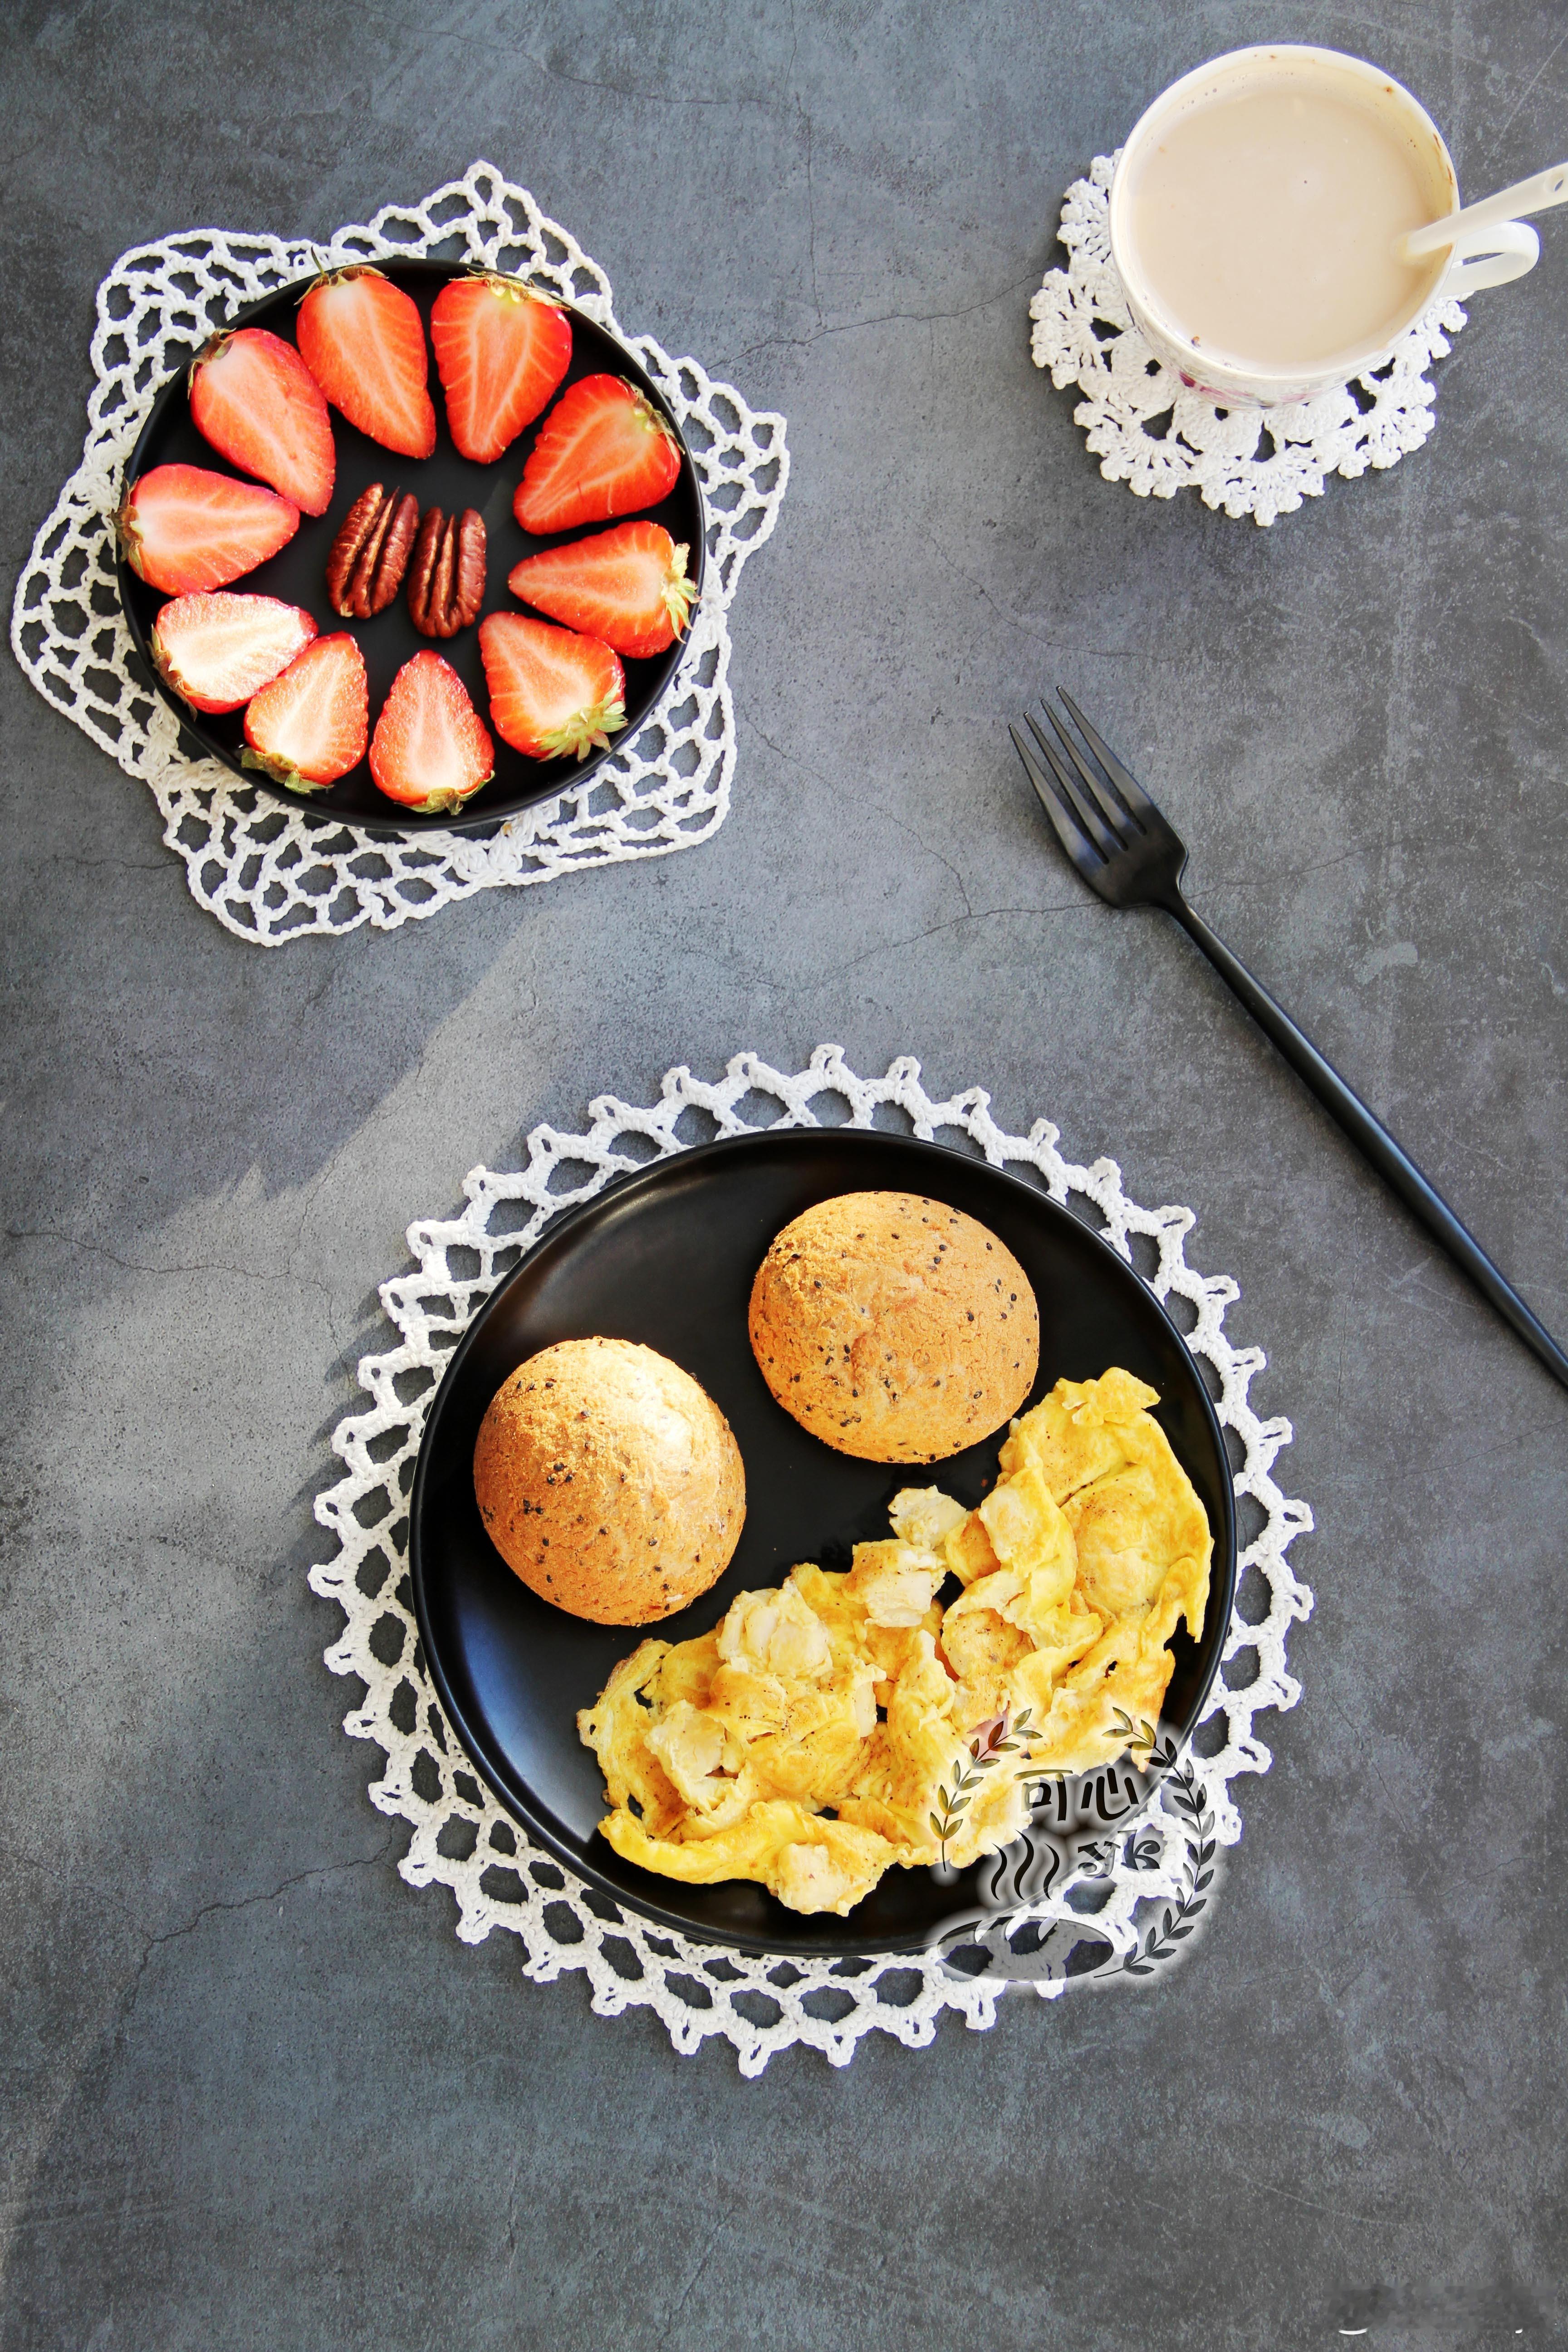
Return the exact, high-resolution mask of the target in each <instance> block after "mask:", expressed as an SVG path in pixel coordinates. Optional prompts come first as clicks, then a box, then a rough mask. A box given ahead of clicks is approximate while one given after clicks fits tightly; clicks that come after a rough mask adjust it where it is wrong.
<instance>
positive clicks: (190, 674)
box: [153, 592, 316, 710]
mask: <svg viewBox="0 0 1568 2352" xmlns="http://www.w3.org/2000/svg"><path fill="white" fill-rule="evenodd" d="M315 634H316V624H315V623H314V621H312V619H311V618H310V614H309V613H307V612H304V611H302V610H301V609H300V606H299V605H298V604H280V603H279V600H278V598H277V597H276V596H228V595H225V594H223V593H221V592H220V593H219V594H217V595H216V596H177V597H176V598H175V599H174V603H173V604H165V605H164V606H163V609H162V611H161V612H160V613H159V614H158V617H157V619H156V620H155V621H154V622H153V660H154V661H155V662H156V663H157V665H158V667H159V668H160V670H161V671H162V672H163V676H164V677H166V678H167V679H168V681H169V684H170V685H171V686H172V687H173V688H174V692H175V693H176V694H180V695H183V696H184V698H185V700H186V701H187V702H188V703H189V704H190V706H191V709H193V710H237V709H239V707H240V704H241V703H242V702H248V701H249V700H250V698H251V696H252V695H253V694H258V693H259V692H260V691H261V688H263V687H264V686H265V685H267V683H268V680H269V679H271V678H275V677H277V675H278V673H279V670H280V669H287V668H288V667H289V663H290V662H291V661H292V660H293V658H294V656H295V655H296V654H300V653H303V651H304V649H305V647H306V646H308V645H309V644H310V640H311V638H312V637H313V636H314V635H315Z"/></svg>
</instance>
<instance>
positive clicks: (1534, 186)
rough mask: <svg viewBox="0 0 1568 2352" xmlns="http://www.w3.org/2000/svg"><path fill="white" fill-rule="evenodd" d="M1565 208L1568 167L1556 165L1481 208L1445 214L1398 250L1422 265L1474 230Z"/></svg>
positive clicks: (1411, 233)
mask: <svg viewBox="0 0 1568 2352" xmlns="http://www.w3.org/2000/svg"><path fill="white" fill-rule="evenodd" d="M1564 204H1568V163H1553V164H1552V167H1551V169H1550V170H1549V171H1545V172H1537V173H1536V174H1535V176H1534V178H1533V179H1531V180H1516V181H1515V183H1514V184H1513V186H1512V187H1511V188H1500V189H1499V190H1498V193H1497V194H1496V195H1495V196H1483V197H1482V198H1481V200H1480V202H1479V204H1477V205H1465V206H1464V208H1463V210H1462V211H1460V212H1457V213H1445V214H1444V215H1443V217H1442V218H1441V220H1435V221H1428V223H1427V224H1426V227H1425V228H1413V229H1410V230H1408V231H1407V232H1406V234H1405V236H1402V237H1401V238H1400V240H1399V242H1398V244H1397V245H1396V246H1395V247H1394V253H1395V255H1396V256H1397V257H1398V258H1399V259H1400V260H1401V261H1420V260H1421V259H1422V258H1423V257H1425V256H1426V254H1428V253H1438V252H1440V251H1441V250H1442V248H1443V247H1445V246H1447V245H1457V244H1458V241H1459V239H1460V238H1461V237H1463V236H1467V235H1468V232H1469V231H1471V230H1473V229H1480V228H1495V227H1497V226H1499V225H1500V223H1501V222H1504V221H1518V220H1524V219H1526V218H1528V216H1529V215H1530V214H1531V213H1544V212H1550V211H1551V209H1552V205H1564ZM1531 234H1533V232H1531Z"/></svg>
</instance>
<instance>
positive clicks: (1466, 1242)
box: [1167, 890, 1568, 1388]
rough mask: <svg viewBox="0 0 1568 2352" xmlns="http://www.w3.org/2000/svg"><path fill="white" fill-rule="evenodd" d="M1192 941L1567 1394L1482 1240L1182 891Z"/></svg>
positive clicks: (1558, 1354) (1550, 1348) (1551, 1348)
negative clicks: (1469, 1228) (1466, 1224)
mask: <svg viewBox="0 0 1568 2352" xmlns="http://www.w3.org/2000/svg"><path fill="white" fill-rule="evenodd" d="M1167 903H1168V904H1169V906H1170V911H1171V913H1172V914H1173V915H1174V916H1175V918H1176V920H1177V921H1178V922H1179V923H1180V924H1181V926H1182V928H1183V929H1184V931H1185V932H1186V933H1187V935H1188V937H1189V938H1190V939H1192V940H1194V941H1195V942H1196V944H1197V945H1198V946H1199V947H1200V948H1202V950H1203V951H1204V953H1205V955H1206V956H1207V958H1208V960H1209V961H1210V963H1212V964H1213V966H1214V968H1215V971H1217V972H1218V974H1219V976H1220V978H1221V979H1222V980H1223V981H1225V982H1226V984H1227V986H1229V987H1230V988H1232V989H1233V990H1234V991H1235V992H1236V994H1237V996H1239V997H1240V999H1241V1001H1242V1003H1243V1004H1245V1005H1246V1007H1247V1011H1248V1012H1249V1013H1251V1015H1252V1017H1253V1019H1254V1020H1255V1021H1256V1022H1257V1024H1258V1027H1259V1028H1260V1029H1262V1030H1264V1031H1265V1032H1266V1033H1267V1034H1268V1036H1269V1037H1270V1038H1271V1039H1272V1041H1273V1043H1274V1044H1275V1045H1278V1047H1279V1051H1280V1052H1281V1053H1282V1054H1283V1055H1284V1056H1285V1059H1286V1060H1287V1061H1288V1062H1289V1065H1290V1066H1291V1068H1292V1069H1293V1070H1294V1071H1295V1072H1296V1073H1297V1075H1298V1076H1300V1077H1302V1078H1304V1079H1305V1080H1306V1082H1307V1084H1308V1085H1309V1086H1310V1087H1311V1089H1312V1092H1313V1093H1314V1094H1315V1095H1316V1096H1317V1097H1318V1100H1319V1101H1320V1102H1321V1104H1322V1106H1323V1108H1324V1109H1325V1110H1326V1111H1327V1112H1328V1114H1329V1116H1330V1118H1332V1119H1334V1120H1336V1121H1337V1122H1338V1124H1339V1125H1340V1126H1341V1127H1342V1129H1344V1132H1345V1133H1346V1134H1347V1135H1348V1136H1349V1138H1350V1139H1351V1141H1352V1143H1353V1144H1354V1145H1355V1147H1356V1149H1357V1150H1359V1151H1360V1152H1361V1154H1362V1156H1363V1159H1366V1160H1371V1162H1372V1164H1373V1167H1374V1168H1375V1169H1376V1171H1377V1172H1378V1174H1379V1175H1380V1176H1381V1177H1382V1178H1383V1180H1384V1183H1386V1184H1388V1185H1390V1186H1391V1187H1392V1189H1393V1190H1394V1192H1397V1193H1398V1195H1399V1197H1400V1199H1401V1200H1402V1201H1403V1202H1405V1207H1406V1208H1407V1209H1409V1210H1410V1211H1411V1212H1412V1213H1413V1214H1414V1215H1415V1216H1417V1217H1419V1218H1420V1220H1421V1223H1423V1224H1424V1225H1425V1226H1426V1230H1427V1232H1428V1233H1429V1234H1432V1235H1433V1236H1434V1237H1435V1238H1436V1240H1437V1241H1439V1242H1441V1243H1442V1244H1443V1247H1444V1248H1445V1249H1446V1250H1447V1253H1448V1255H1449V1256H1450V1257H1451V1258H1452V1259H1453V1260H1454V1262H1455V1264H1456V1265H1460V1266H1462V1267H1463V1268H1464V1270H1465V1272H1466V1273H1467V1274H1468V1276H1469V1277H1470V1280H1471V1281H1472V1282H1473V1283H1474V1284H1475V1286H1476V1287H1477V1289H1478V1290H1479V1291H1480V1292H1481V1294H1482V1296H1483V1297H1487V1298H1489V1299H1490V1301H1491V1303H1492V1305H1493V1306H1494V1307H1496V1308H1497V1311H1498V1313H1499V1314H1500V1316H1501V1317H1502V1318H1503V1320H1504V1321H1505V1322H1506V1323H1511V1324H1512V1326H1513V1328H1514V1329H1515V1330H1516V1331H1517V1332H1518V1334H1519V1336H1520V1338H1521V1339H1522V1340H1523V1341H1524V1343H1525V1346H1526V1347H1527V1348H1531V1349H1534V1351H1535V1353H1536V1354H1537V1355H1538V1356H1539V1357H1540V1359H1541V1360H1542V1363H1543V1364H1544V1365H1545V1366H1546V1368H1547V1370H1549V1371H1552V1372H1555V1374H1556V1375H1557V1378H1558V1379H1559V1380H1560V1381H1562V1382H1563V1387H1564V1388H1568V1355H1565V1354H1564V1352H1563V1349H1561V1348H1560V1347H1559V1346H1558V1344H1557V1342H1556V1340H1555V1339H1553V1338H1552V1334H1551V1332H1550V1331H1548V1330H1547V1328H1546V1327H1545V1326H1544V1324H1542V1323H1541V1322H1538V1321H1537V1319H1536V1318H1535V1317H1534V1316H1533V1315H1532V1314H1531V1311H1530V1309H1529V1307H1527V1306H1526V1305H1525V1303H1524V1301H1523V1299H1522V1298H1521V1297H1520V1295H1519V1293H1518V1291H1517V1290H1515V1289H1514V1288H1513V1287H1512V1286H1511V1285H1510V1284H1509V1283H1507V1282H1505V1281H1504V1280H1503V1277H1502V1276H1501V1275H1500V1273H1499V1272H1498V1270H1497V1268H1496V1266H1495V1265H1493V1264H1492V1262H1491V1260H1490V1258H1489V1256H1488V1255H1487V1254H1486V1252H1485V1250H1484V1249H1482V1247H1481V1245H1480V1244H1479V1242H1478V1241H1477V1240H1476V1238H1475V1235H1474V1234H1472V1233H1470V1232H1469V1230H1468V1227H1466V1226H1464V1225H1462V1224H1461V1223H1459V1220H1458V1217H1457V1216H1456V1215H1455V1214H1454V1212H1453V1211H1452V1209H1450V1208H1449V1206H1448V1203H1447V1201H1445V1200H1444V1198H1443V1196H1442V1194H1441V1193H1440V1192H1438V1191H1437V1189H1436V1186H1435V1185H1433V1184H1430V1183H1428V1182H1427V1181H1426V1177H1425V1176H1423V1174H1422V1173H1421V1171H1420V1169H1419V1168H1417V1166H1416V1165H1415V1161H1414V1160H1412V1159H1411V1157H1410V1155H1409V1153H1408V1152H1407V1151H1406V1150H1404V1148H1403V1146H1402V1145H1400V1144H1399V1143H1397V1142H1396V1141H1395V1139H1394V1137H1393V1136H1392V1135H1390V1133H1389V1131H1388V1129H1387V1128H1385V1127H1384V1124H1383V1122H1382V1120H1381V1119H1378V1118H1373V1115H1372V1113H1371V1111H1370V1110H1368V1108H1367V1107H1366V1105H1365V1103H1363V1100H1362V1098H1361V1097H1360V1096H1359V1095H1358V1094H1357V1093H1355V1092H1354V1090H1353V1089H1352V1087H1348V1086H1346V1084H1345V1082H1344V1080H1343V1078H1342V1077H1341V1076H1340V1074H1339V1072H1338V1070H1336V1069H1335V1067H1334V1066H1333V1064H1332V1063H1331V1061H1328V1060H1327V1059H1326V1058H1325V1057H1324V1055H1321V1054H1320V1053H1319V1051H1318V1049H1317V1047H1316V1046H1315V1045H1313V1043H1312V1041H1311V1039H1310V1037H1309V1036H1308V1035H1307V1034H1305V1032H1304V1031H1302V1030H1300V1029H1298V1028H1297V1026H1296V1024H1295V1023H1294V1022H1293V1021H1292V1020H1291V1018H1290V1015H1289V1013H1287V1012H1286V1011H1285V1009H1284V1007H1283V1006H1282V1005H1279V1004H1277V1003H1275V1001H1274V999H1273V998H1272V997H1271V996H1270V995H1269V993H1268V990H1267V989H1266V988H1265V987H1264V986H1263V985H1262V983H1261V982H1258V981H1256V980H1254V978H1253V976H1252V974H1251V973H1250V972H1249V971H1247V966H1246V965H1245V964H1244V963H1243V962H1242V961H1241V960H1240V958H1239V957H1238V956H1234V955H1232V953H1231V951H1230V950H1229V949H1228V948H1227V947H1226V943H1225V941H1224V940H1222V939H1220V938H1219V937H1218V936H1217V934H1216V933H1215V932H1214V931H1211V930H1210V929H1209V927H1208V925H1207V924H1206V923H1205V920H1204V919H1203V917H1202V916H1201V915H1199V914H1196V913H1194V910H1193V908H1191V907H1189V906H1188V904H1187V902H1186V900H1185V899H1184V898H1183V897H1182V895H1181V893H1180V891H1179V890H1178V891H1176V892H1174V893H1173V898H1172V900H1170V901H1168V902H1167Z"/></svg>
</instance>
